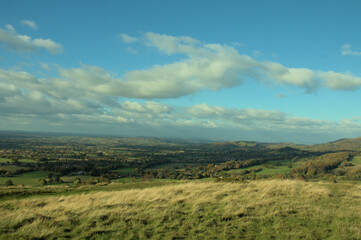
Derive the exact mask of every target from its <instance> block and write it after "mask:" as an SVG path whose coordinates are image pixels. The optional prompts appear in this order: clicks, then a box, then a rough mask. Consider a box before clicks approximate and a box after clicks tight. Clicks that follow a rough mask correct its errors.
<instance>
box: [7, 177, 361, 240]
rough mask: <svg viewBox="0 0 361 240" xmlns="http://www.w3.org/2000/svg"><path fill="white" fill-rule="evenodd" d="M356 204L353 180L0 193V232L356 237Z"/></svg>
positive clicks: (358, 194) (360, 195)
mask: <svg viewBox="0 0 361 240" xmlns="http://www.w3.org/2000/svg"><path fill="white" fill-rule="evenodd" d="M122 185H127V184H122ZM360 212H361V185H360V184H350V183H340V184H331V183H310V182H309V183H306V182H302V181H281V180H272V181H252V182H248V183H214V182H195V181H193V182H188V183H184V184H172V185H167V186H160V187H152V188H145V189H130V190H123V191H112V192H105V191H98V192H90V193H87V194H72V195H69V196H64V195H58V196H52V197H46V198H45V197H33V198H27V199H19V200H11V201H2V202H0V215H1V216H2V221H1V222H0V239H21V238H26V239H29V238H38V239H40V238H43V239H55V238H74V239H86V238H89V239H147V238H150V239H326V238H329V239H359V238H360V236H361V225H360V222H361V215H360V214H359V213H360Z"/></svg>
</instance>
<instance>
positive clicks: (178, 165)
mask: <svg viewBox="0 0 361 240" xmlns="http://www.w3.org/2000/svg"><path fill="white" fill-rule="evenodd" d="M207 165H208V163H187V162H185V163H163V164H159V165H156V166H153V167H151V168H150V169H162V168H170V169H171V168H179V169H183V168H186V167H188V166H189V167H198V166H207Z"/></svg>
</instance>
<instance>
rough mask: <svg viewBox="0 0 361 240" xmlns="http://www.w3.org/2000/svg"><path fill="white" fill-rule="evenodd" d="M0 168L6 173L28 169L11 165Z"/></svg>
mask: <svg viewBox="0 0 361 240" xmlns="http://www.w3.org/2000/svg"><path fill="white" fill-rule="evenodd" d="M0 168H1V169H4V170H6V171H9V172H15V171H16V170H20V169H29V168H28V167H19V166H13V165H9V166H8V165H5V166H0Z"/></svg>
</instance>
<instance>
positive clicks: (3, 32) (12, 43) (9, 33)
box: [0, 25, 63, 54]
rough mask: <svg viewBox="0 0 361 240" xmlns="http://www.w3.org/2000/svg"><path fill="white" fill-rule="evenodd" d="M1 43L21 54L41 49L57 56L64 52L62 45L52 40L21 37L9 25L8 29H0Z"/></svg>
mask: <svg viewBox="0 0 361 240" xmlns="http://www.w3.org/2000/svg"><path fill="white" fill-rule="evenodd" d="M0 43H3V44H4V45H5V46H7V47H10V48H12V49H15V50H17V51H20V52H35V51H37V50H39V49H45V50H47V51H48V52H50V53H51V54H57V53H60V52H62V50H63V46H62V45H61V44H59V43H56V42H54V41H53V40H51V39H42V38H35V39H32V38H31V37H29V36H27V35H20V34H18V33H16V31H15V29H14V27H13V26H11V25H7V26H6V29H2V28H0Z"/></svg>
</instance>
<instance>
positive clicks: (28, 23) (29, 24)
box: [20, 20, 38, 29]
mask: <svg viewBox="0 0 361 240" xmlns="http://www.w3.org/2000/svg"><path fill="white" fill-rule="evenodd" d="M20 24H21V25H22V26H27V27H30V28H32V29H38V25H36V23H35V22H34V21H31V20H22V21H21V22H20Z"/></svg>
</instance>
